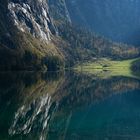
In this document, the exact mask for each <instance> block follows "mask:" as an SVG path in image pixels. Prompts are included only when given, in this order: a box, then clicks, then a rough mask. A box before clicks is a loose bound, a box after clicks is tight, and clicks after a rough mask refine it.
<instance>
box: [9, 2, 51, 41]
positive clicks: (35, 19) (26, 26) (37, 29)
mask: <svg viewBox="0 0 140 140" xmlns="http://www.w3.org/2000/svg"><path fill="white" fill-rule="evenodd" d="M8 9H9V11H10V16H11V17H12V20H13V22H14V24H15V25H16V26H17V27H18V28H19V29H20V30H21V31H23V32H25V31H28V32H29V33H31V34H32V35H33V36H34V37H37V38H41V39H42V40H46V41H49V40H50V39H51V30H53V31H54V27H53V23H52V21H51V18H50V17H49V13H48V4H47V1H46V0H10V1H9V3H8Z"/></svg>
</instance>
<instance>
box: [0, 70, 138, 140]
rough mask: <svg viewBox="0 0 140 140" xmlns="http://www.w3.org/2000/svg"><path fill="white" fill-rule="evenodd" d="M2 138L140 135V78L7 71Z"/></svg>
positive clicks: (130, 139)
mask: <svg viewBox="0 0 140 140" xmlns="http://www.w3.org/2000/svg"><path fill="white" fill-rule="evenodd" d="M0 112H1V113H0V139H1V140H20V139H22V140H93V139H94V140H139V139H140V80H139V79H137V78H130V77H129V78H127V77H121V76H117V77H108V78H99V77H96V76H95V75H89V74H80V73H74V72H55V73H54V72H53V73H31V72H30V73H1V74H0Z"/></svg>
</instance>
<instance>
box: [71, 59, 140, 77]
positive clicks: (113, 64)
mask: <svg viewBox="0 0 140 140" xmlns="http://www.w3.org/2000/svg"><path fill="white" fill-rule="evenodd" d="M135 61H140V58H135V59H129V60H122V61H114V60H111V59H108V58H100V59H96V60H94V62H93V61H92V62H86V63H83V64H81V65H77V66H75V67H74V70H75V71H77V72H82V73H87V74H93V75H96V76H97V77H101V78H105V77H106V78H107V77H112V76H125V77H136V76H134V75H133V72H132V69H131V67H132V64H133V63H134V62H135Z"/></svg>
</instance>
